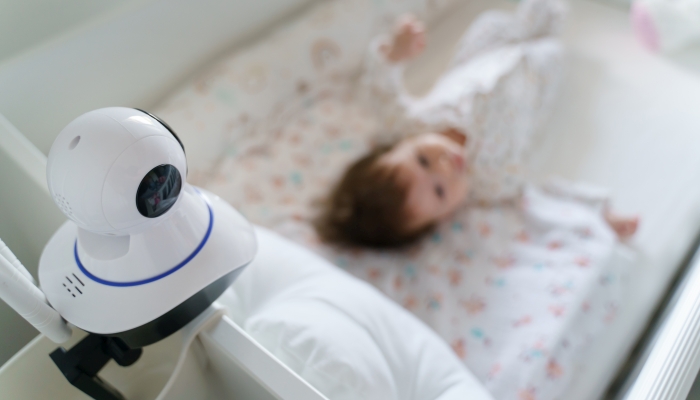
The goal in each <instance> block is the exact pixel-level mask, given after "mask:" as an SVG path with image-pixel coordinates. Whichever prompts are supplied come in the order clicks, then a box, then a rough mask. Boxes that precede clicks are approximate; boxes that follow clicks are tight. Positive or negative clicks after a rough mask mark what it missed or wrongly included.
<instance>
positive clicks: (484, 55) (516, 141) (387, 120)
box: [363, 0, 563, 201]
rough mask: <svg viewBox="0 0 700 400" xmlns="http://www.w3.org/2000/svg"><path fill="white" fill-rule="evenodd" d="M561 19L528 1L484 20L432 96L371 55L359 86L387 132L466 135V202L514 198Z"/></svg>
mask: <svg viewBox="0 0 700 400" xmlns="http://www.w3.org/2000/svg"><path fill="white" fill-rule="evenodd" d="M562 16H563V6H562V5H561V3H559V2H557V1H550V0H529V1H525V2H523V3H522V4H521V6H520V7H519V9H518V11H517V13H516V14H515V15H511V14H507V13H504V12H499V11H489V12H487V13H485V14H482V15H481V16H480V17H479V18H478V19H477V21H476V22H475V23H474V24H472V26H471V27H470V29H469V30H468V31H467V32H466V33H465V34H464V36H463V37H462V40H461V41H460V43H459V45H458V48H457V52H456V54H455V56H454V58H453V60H452V63H451V66H450V68H449V69H448V70H447V71H446V72H445V73H444V74H443V75H442V76H441V77H440V79H439V80H438V81H437V83H436V84H435V86H434V87H433V88H432V90H431V91H430V93H428V94H427V95H426V96H424V97H420V98H417V97H413V96H411V95H410V94H409V93H408V92H407V91H406V89H405V87H404V85H403V82H402V80H403V71H404V69H405V63H402V62H399V63H392V62H389V61H388V60H387V59H386V57H385V56H384V54H383V53H382V52H381V51H380V50H379V49H380V47H381V46H382V45H383V44H384V43H386V41H387V40H388V38H387V37H378V38H376V39H375V40H374V41H373V42H372V44H371V46H370V49H369V54H368V56H367V62H366V71H365V75H364V76H363V83H364V85H365V86H366V89H367V90H366V92H367V93H368V96H367V97H368V98H367V101H369V102H371V103H372V105H373V107H372V108H373V109H374V110H377V111H378V117H379V118H380V119H381V120H382V122H383V126H384V128H385V129H386V130H387V132H386V133H388V134H393V135H400V136H403V135H411V134H418V133H422V132H426V131H430V130H432V131H440V130H443V129H445V128H450V127H451V128H456V129H458V130H461V131H463V132H464V133H466V134H467V137H468V140H467V147H466V152H467V157H468V158H467V159H468V160H470V161H471V163H472V165H473V169H474V177H473V186H472V187H473V190H472V195H473V197H474V198H475V199H477V200H487V201H489V200H502V199H504V198H510V197H513V196H514V195H516V194H518V193H519V192H520V191H521V189H522V185H523V179H524V171H523V168H522V163H523V161H524V160H523V158H524V157H525V155H526V154H525V153H526V150H527V148H528V144H529V143H530V142H531V141H532V136H533V134H534V132H535V131H536V129H537V128H538V126H539V125H540V123H541V122H542V120H543V119H544V118H545V117H546V115H547V114H548V111H549V108H550V105H551V103H552V99H553V97H554V94H555V93H556V92H557V86H558V82H559V80H560V76H561V69H562V63H563V48H562V45H561V43H560V42H559V40H558V39H557V38H556V37H555V36H554V35H555V34H556V31H557V30H558V26H559V23H560V21H561V19H562Z"/></svg>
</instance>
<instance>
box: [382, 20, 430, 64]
mask: <svg viewBox="0 0 700 400" xmlns="http://www.w3.org/2000/svg"><path fill="white" fill-rule="evenodd" d="M424 48H425V26H424V25H423V22H421V21H420V20H419V19H418V18H416V16H414V15H411V14H404V15H402V16H401V17H399V19H398V20H397V22H396V27H395V28H394V35H393V37H392V41H391V43H389V44H387V46H385V47H384V48H382V51H383V52H384V55H386V57H387V58H388V59H389V61H391V62H400V61H405V60H409V59H411V58H414V57H416V56H418V55H419V54H420V53H421V52H422V51H423V49H424Z"/></svg>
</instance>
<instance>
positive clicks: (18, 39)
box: [0, 0, 140, 62]
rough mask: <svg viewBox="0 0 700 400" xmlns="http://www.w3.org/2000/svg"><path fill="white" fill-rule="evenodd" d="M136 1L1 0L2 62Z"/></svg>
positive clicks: (0, 33)
mask: <svg viewBox="0 0 700 400" xmlns="http://www.w3.org/2000/svg"><path fill="white" fill-rule="evenodd" d="M134 1H137V0H61V1H55V0H21V1H20V0H14V1H13V0H0V62H2V61H3V60H6V59H8V58H10V57H12V56H14V55H17V54H19V53H21V52H22V51H23V50H25V49H28V48H30V47H33V46H35V45H38V44H40V43H41V42H43V41H46V40H48V39H50V38H51V37H54V36H56V35H57V34H60V33H63V32H65V31H67V30H70V29H71V28H72V27H74V26H77V25H79V24H81V23H84V22H86V21H88V20H90V19H91V18H94V17H96V16H98V15H102V14H104V13H106V12H109V11H111V10H114V9H116V8H119V7H121V6H123V5H125V4H126V3H130V2H132V3H133V2H134ZM139 1H140V0H139Z"/></svg>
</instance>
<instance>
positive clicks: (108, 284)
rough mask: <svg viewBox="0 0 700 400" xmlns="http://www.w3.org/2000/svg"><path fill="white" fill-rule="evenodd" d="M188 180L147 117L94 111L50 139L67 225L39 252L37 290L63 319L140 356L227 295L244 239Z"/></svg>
mask: <svg viewBox="0 0 700 400" xmlns="http://www.w3.org/2000/svg"><path fill="white" fill-rule="evenodd" d="M186 178H187V160H186V158H185V150H184V148H183V146H182V143H181V142H180V140H179V138H178V137H177V135H176V134H175V132H174V131H173V130H172V129H171V128H170V127H169V126H168V125H167V124H166V123H165V122H163V121H161V120H160V119H159V118H158V117H156V116H154V115H152V114H150V113H148V112H145V111H142V110H138V109H133V108H122V107H112V108H103V109H99V110H94V111H90V112H88V113H86V114H83V115H81V116H80V117H78V118H76V119H75V120H74V121H72V122H71V123H70V124H68V126H66V127H65V128H64V129H63V130H62V131H61V132H60V133H59V135H58V137H57V138H56V141H55V142H54V144H53V146H52V147H51V150H50V152H49V158H48V164H47V179H48V186H49V191H50V193H51V195H52V196H53V199H54V201H55V202H56V205H57V206H58V207H59V208H60V209H61V211H63V213H64V214H65V215H66V216H67V217H68V218H69V221H68V222H66V223H65V224H64V225H63V226H62V227H61V228H60V229H59V230H58V231H57V232H56V234H55V235H54V236H53V237H52V238H51V240H50V241H49V243H48V244H47V246H46V248H45V249H44V252H43V254H42V257H41V260H40V263H39V280H40V283H41V288H42V290H43V291H44V292H45V293H46V297H47V299H48V301H49V302H50V304H51V306H52V307H53V308H55V309H56V311H58V312H59V313H60V314H61V316H62V317H63V318H65V319H66V320H67V321H68V322H70V323H71V324H73V325H75V326H77V327H78V328H81V329H83V330H85V331H87V332H90V333H93V334H99V335H102V336H106V337H116V338H119V339H121V340H123V341H124V343H125V344H126V345H128V346H129V347H131V348H139V347H143V346H146V345H149V344H151V343H154V342H157V341H159V340H161V339H163V338H165V337H167V336H168V335H170V334H171V333H173V332H175V331H177V330H179V329H180V328H182V327H183V326H184V325H185V324H187V323H188V322H190V321H191V320H192V319H194V318H195V317H196V316H197V315H199V314H200V313H201V312H202V311H203V310H204V309H205V308H207V307H208V306H209V305H210V304H211V303H212V302H213V301H214V300H215V299H216V298H217V297H218V296H219V295H220V294H221V293H222V292H223V291H224V290H225V289H226V288H227V287H228V286H230V284H231V283H232V282H233V280H234V279H235V278H236V277H237V276H238V274H239V273H240V272H241V271H242V270H243V267H244V266H245V265H247V264H248V263H249V262H250V261H251V260H252V259H253V257H254V255H255V252H256V239H255V234H254V232H253V229H252V227H251V225H250V224H249V223H248V221H246V220H245V218H243V216H241V214H239V213H238V212H237V211H236V210H234V209H233V208H232V207H231V206H230V205H229V204H228V203H226V202H225V201H223V200H221V199H220V198H219V197H217V196H215V195H213V194H211V193H208V192H206V191H205V190H203V189H198V188H196V187H193V186H191V185H190V184H188V183H187V179H186Z"/></svg>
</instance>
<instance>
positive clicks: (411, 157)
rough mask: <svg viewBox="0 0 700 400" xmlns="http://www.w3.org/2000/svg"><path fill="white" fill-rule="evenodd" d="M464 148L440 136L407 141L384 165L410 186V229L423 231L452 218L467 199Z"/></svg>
mask: <svg viewBox="0 0 700 400" xmlns="http://www.w3.org/2000/svg"><path fill="white" fill-rule="evenodd" d="M463 153H464V149H463V147H462V146H460V145H459V144H457V143H456V142H454V141H453V140H451V139H449V138H447V137H446V136H444V135H440V134H437V133H426V134H422V135H419V136H415V137H412V138H408V139H405V140H403V141H401V142H400V143H398V144H397V145H396V147H394V148H393V149H392V150H391V151H390V152H388V153H387V154H385V155H384V156H383V158H382V160H381V162H383V163H386V165H388V166H391V167H395V168H397V171H398V172H397V173H398V179H400V180H402V181H403V182H404V183H405V184H407V185H408V191H407V198H406V207H407V211H408V215H409V218H410V221H409V229H420V228H422V227H425V226H427V225H428V224H430V223H433V222H438V221H440V220H442V219H444V218H445V217H447V216H449V215H450V214H451V213H452V212H453V211H455V210H456V209H457V208H458V207H459V206H460V205H461V204H462V203H463V202H464V201H465V199H466V196H467V189H468V179H467V178H468V172H469V169H468V166H467V164H466V162H465V160H464V156H463Z"/></svg>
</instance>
